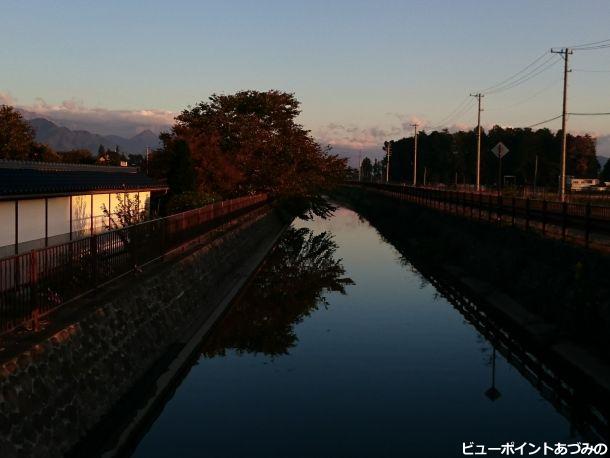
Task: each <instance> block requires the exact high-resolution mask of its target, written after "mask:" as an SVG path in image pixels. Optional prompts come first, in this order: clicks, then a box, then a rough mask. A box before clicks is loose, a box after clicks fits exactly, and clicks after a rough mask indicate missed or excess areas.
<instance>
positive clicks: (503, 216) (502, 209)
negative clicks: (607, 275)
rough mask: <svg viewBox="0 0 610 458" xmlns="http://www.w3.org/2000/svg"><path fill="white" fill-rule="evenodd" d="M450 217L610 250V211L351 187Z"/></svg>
mask: <svg viewBox="0 0 610 458" xmlns="http://www.w3.org/2000/svg"><path fill="white" fill-rule="evenodd" d="M348 184H350V185H354V186H356V185H357V186H362V187H364V188H366V189H370V190H373V191H376V192H380V193H382V194H385V195H388V196H391V197H394V198H396V199H399V200H405V201H409V202H413V203H417V204H420V205H424V206H427V207H431V208H435V209H438V210H441V211H444V212H446V213H453V214H457V215H461V216H465V217H469V218H473V219H477V220H485V221H488V222H494V223H499V224H508V225H512V226H520V227H522V228H525V229H528V230H529V229H531V230H537V231H538V232H540V233H542V235H545V236H548V237H553V238H561V239H562V240H569V241H572V242H576V243H580V244H583V245H585V246H586V247H590V246H593V247H595V248H600V249H602V250H604V251H607V250H608V248H610V207H608V206H603V205H594V204H592V203H591V202H587V203H586V204H577V203H569V202H557V201H547V200H539V199H530V198H520V197H514V196H513V197H509V196H503V195H502V194H498V193H495V194H492V193H477V192H467V191H459V190H446V189H438V188H423V187H413V186H405V185H395V184H381V183H361V182H351V183H348Z"/></svg>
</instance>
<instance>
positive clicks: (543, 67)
mask: <svg viewBox="0 0 610 458" xmlns="http://www.w3.org/2000/svg"><path fill="white" fill-rule="evenodd" d="M559 60H560V59H557V58H556V57H555V56H549V58H548V59H547V60H545V61H544V62H543V63H542V64H540V65H538V66H536V67H535V68H534V69H532V70H531V71H530V72H528V73H526V74H525V75H523V76H522V77H520V78H519V79H517V80H515V81H512V82H510V83H508V84H506V85H504V86H500V87H498V88H496V89H493V90H491V91H486V92H485V94H497V93H499V92H504V91H508V90H509V89H512V88H514V87H517V86H520V85H522V84H523V83H525V82H527V81H529V80H531V79H532V78H535V77H536V76H538V75H540V74H541V73H544V72H546V71H547V70H549V69H550V68H552V67H553V66H555V65H557V63H558V62H559Z"/></svg>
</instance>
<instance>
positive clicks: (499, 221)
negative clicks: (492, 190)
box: [496, 195, 503, 226]
mask: <svg viewBox="0 0 610 458" xmlns="http://www.w3.org/2000/svg"><path fill="white" fill-rule="evenodd" d="M496 201H497V204H498V214H497V220H498V224H499V225H500V226H502V205H503V202H502V195H498V196H497V197H496Z"/></svg>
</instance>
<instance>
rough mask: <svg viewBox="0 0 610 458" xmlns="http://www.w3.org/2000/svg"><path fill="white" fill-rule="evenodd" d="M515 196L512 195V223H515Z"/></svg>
mask: <svg viewBox="0 0 610 458" xmlns="http://www.w3.org/2000/svg"><path fill="white" fill-rule="evenodd" d="M515 211H516V209H515V198H514V197H513V213H512V225H513V226H514V225H515Z"/></svg>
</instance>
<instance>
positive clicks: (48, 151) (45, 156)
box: [29, 143, 61, 162]
mask: <svg viewBox="0 0 610 458" xmlns="http://www.w3.org/2000/svg"><path fill="white" fill-rule="evenodd" d="M29 159H30V160H33V161H40V162H61V156H60V155H59V154H57V153H56V152H55V151H53V148H51V147H50V146H48V145H44V144H42V143H35V144H34V145H33V146H32V148H31V150H30V155H29Z"/></svg>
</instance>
